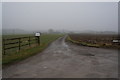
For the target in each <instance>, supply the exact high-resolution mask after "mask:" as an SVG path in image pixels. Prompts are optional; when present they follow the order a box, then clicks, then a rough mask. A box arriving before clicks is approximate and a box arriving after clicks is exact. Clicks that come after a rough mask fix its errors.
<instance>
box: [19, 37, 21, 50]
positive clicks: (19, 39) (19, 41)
mask: <svg viewBox="0 0 120 80" xmlns="http://www.w3.org/2000/svg"><path fill="white" fill-rule="evenodd" d="M20 40H21V38H19V51H20V43H21V42H20Z"/></svg>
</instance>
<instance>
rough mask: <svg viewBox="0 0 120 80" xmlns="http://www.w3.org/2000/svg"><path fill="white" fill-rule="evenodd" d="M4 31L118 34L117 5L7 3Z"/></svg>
mask: <svg viewBox="0 0 120 80" xmlns="http://www.w3.org/2000/svg"><path fill="white" fill-rule="evenodd" d="M2 23H3V24H2V25H3V28H11V29H15V28H18V29H25V30H48V29H54V30H63V29H64V30H70V31H72V30H73V31H84V30H93V31H118V3H117V2H116V3H115V2H78V3H77V2H72V3H70V2H63V3H62V2H58V3H55V2H47V3H43V2H39V3H34V2H31V3H30V2H23V3H20V2H19V3H16V2H13V3H12V2H8V3H3V5H2Z"/></svg>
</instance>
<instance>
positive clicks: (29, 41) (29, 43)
mask: <svg viewBox="0 0 120 80" xmlns="http://www.w3.org/2000/svg"><path fill="white" fill-rule="evenodd" d="M29 46H30V36H29Z"/></svg>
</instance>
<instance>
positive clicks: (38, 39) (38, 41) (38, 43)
mask: <svg viewBox="0 0 120 80" xmlns="http://www.w3.org/2000/svg"><path fill="white" fill-rule="evenodd" d="M37 38H38V45H40V37H39V36H37Z"/></svg>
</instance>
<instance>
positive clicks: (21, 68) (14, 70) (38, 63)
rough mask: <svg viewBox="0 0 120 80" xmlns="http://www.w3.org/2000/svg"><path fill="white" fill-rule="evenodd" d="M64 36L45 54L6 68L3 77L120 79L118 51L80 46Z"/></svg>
mask: <svg viewBox="0 0 120 80" xmlns="http://www.w3.org/2000/svg"><path fill="white" fill-rule="evenodd" d="M65 38H66V36H65V37H61V38H59V39H57V40H56V41H54V42H53V43H52V44H51V45H49V46H48V48H46V49H45V50H44V51H43V52H41V53H38V54H37V55H35V56H32V57H30V58H28V59H26V60H23V61H21V62H18V63H16V64H13V65H11V66H9V67H6V68H4V69H3V74H2V75H3V78H117V77H118V51H117V50H110V49H102V48H93V47H85V46H78V45H75V44H72V43H68V42H65Z"/></svg>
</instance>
